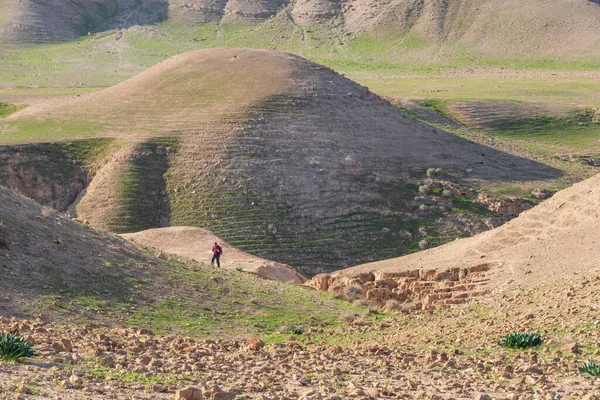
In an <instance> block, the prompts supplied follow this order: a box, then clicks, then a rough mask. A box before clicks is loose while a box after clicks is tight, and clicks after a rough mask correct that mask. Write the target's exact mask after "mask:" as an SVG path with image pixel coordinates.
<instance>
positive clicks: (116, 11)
mask: <svg viewBox="0 0 600 400" xmlns="http://www.w3.org/2000/svg"><path fill="white" fill-rule="evenodd" d="M273 18H282V19H288V20H289V21H290V22H291V23H292V24H293V25H294V26H295V27H296V28H294V29H298V30H299V31H302V30H306V29H309V28H311V27H318V28H319V29H324V30H327V31H330V32H331V34H332V35H333V36H336V37H338V36H340V37H345V35H349V36H352V35H362V34H364V35H367V36H372V37H374V38H376V41H377V40H378V39H377V38H379V39H381V40H383V42H384V43H386V44H387V45H388V46H391V47H392V48H393V47H394V46H395V45H394V40H392V41H390V40H389V38H390V36H391V37H396V38H400V37H403V36H409V37H412V38H416V39H418V40H420V41H422V42H423V45H444V44H453V45H455V44H457V45H460V46H462V47H464V48H465V49H470V50H472V51H477V52H480V53H482V54H485V55H487V56H490V57H501V58H504V57H526V58H532V57H546V58H548V57H559V58H567V59H577V60H580V59H588V58H598V56H599V55H600V45H599V43H600V32H599V31H598V29H597V27H598V25H599V23H600V5H599V4H597V3H596V2H592V1H589V0H541V1H538V0H505V1H492V0H457V1H446V0H425V1H423V0H386V1H368V0H347V1H344V0H310V1H309V0H293V1H292V0H255V1H252V0H185V1H184V0H90V1H86V2H81V3H73V2H70V1H65V0H52V1H19V0H5V1H3V2H2V4H1V5H0V32H1V33H0V39H1V40H4V41H11V42H16V43H46V42H57V41H64V40H73V39H75V38H77V37H80V36H83V35H87V34H88V32H101V31H104V30H110V29H123V28H128V27H131V26H134V25H143V24H153V23H157V22H160V21H167V20H168V21H170V22H171V23H173V24H176V25H185V26H194V25H199V24H203V23H207V22H217V23H220V24H223V25H227V26H247V25H261V24H265V23H268V22H269V21H270V20H271V19H273Z"/></svg>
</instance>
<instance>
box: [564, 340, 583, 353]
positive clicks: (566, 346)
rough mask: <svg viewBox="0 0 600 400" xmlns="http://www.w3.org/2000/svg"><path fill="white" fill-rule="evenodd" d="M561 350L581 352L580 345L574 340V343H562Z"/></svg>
mask: <svg viewBox="0 0 600 400" xmlns="http://www.w3.org/2000/svg"><path fill="white" fill-rule="evenodd" d="M561 350H562V351H563V352H565V353H571V354H578V353H579V346H578V345H577V343H575V342H573V343H566V344H563V345H562V347H561Z"/></svg>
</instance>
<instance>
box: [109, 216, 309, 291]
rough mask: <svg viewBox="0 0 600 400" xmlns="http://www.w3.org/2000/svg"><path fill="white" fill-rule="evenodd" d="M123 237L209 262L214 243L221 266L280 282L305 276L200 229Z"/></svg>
mask: <svg viewBox="0 0 600 400" xmlns="http://www.w3.org/2000/svg"><path fill="white" fill-rule="evenodd" d="M121 236H122V237H124V238H125V239H128V240H130V241H132V242H134V243H135V244H137V245H141V246H149V247H154V248H155V249H158V250H161V251H165V252H167V253H172V254H176V255H178V256H182V257H186V258H190V259H192V260H195V261H198V262H202V263H208V261H209V260H211V258H212V255H213V253H212V246H213V245H214V243H215V242H217V243H219V246H221V247H222V248H223V257H222V258H221V268H226V269H238V270H239V269H242V270H243V271H245V272H250V273H254V274H256V275H258V276H260V277H261V278H266V279H272V280H275V281H279V282H288V283H295V284H302V283H304V282H305V281H306V278H305V277H304V276H302V275H301V274H299V273H298V272H297V271H296V270H294V269H293V268H292V267H290V266H289V265H285V264H279V263H276V262H272V261H269V260H265V259H262V258H259V257H256V256H253V255H252V254H248V253H246V252H243V251H241V250H238V249H236V248H235V247H234V246H231V245H230V244H228V243H226V242H224V241H223V240H222V239H221V238H219V237H217V236H215V235H213V234H212V233H211V232H209V231H207V230H206V229H202V228H193V227H183V226H178V227H173V228H160V229H150V230H147V231H142V232H137V233H128V234H122V235H121Z"/></svg>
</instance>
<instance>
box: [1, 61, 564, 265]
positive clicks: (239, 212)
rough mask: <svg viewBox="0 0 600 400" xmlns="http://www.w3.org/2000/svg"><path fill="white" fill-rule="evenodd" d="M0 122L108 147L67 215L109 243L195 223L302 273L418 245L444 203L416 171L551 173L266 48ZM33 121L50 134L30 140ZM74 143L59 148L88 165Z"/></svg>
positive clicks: (160, 72)
mask: <svg viewBox="0 0 600 400" xmlns="http://www.w3.org/2000/svg"><path fill="white" fill-rule="evenodd" d="M8 120H10V121H9V123H10V124H13V125H12V128H11V129H12V130H11V131H8V132H6V133H5V135H4V139H5V140H9V139H10V138H11V137H14V138H21V139H20V140H27V141H31V140H37V141H40V140H48V138H49V137H48V135H54V136H52V138H53V139H60V140H63V141H66V140H73V139H81V138H83V137H84V136H85V135H88V136H90V135H91V136H94V137H95V139H93V140H95V141H96V143H97V142H98V140H99V138H100V137H104V138H109V139H110V140H108V139H107V140H104V141H103V142H102V145H101V146H102V149H101V150H99V148H98V146H95V147H94V151H93V153H94V154H95V155H94V157H95V158H94V159H93V160H92V161H89V160H88V163H91V164H92V166H93V167H92V168H88V170H89V171H90V174H91V183H89V185H87V187H86V189H85V193H81V195H80V196H79V197H78V199H77V200H76V201H75V203H74V204H72V206H71V207H70V208H71V209H72V210H74V211H75V213H76V215H77V216H78V217H79V218H80V219H86V220H88V221H89V222H90V223H92V224H93V225H95V226H99V227H102V228H105V229H109V230H112V231H116V232H120V233H121V232H136V231H141V230H145V229H151V228H157V227H167V226H193V227H202V228H206V229H209V230H210V231H212V232H213V233H215V235H218V236H219V237H221V238H223V239H224V240H226V241H228V242H229V243H231V244H232V245H234V246H236V247H238V248H240V249H241V250H244V251H247V252H250V253H252V254H255V255H259V256H262V257H264V258H269V259H272V260H275V261H278V262H281V263H285V264H289V265H291V266H292V267H294V268H298V269H300V271H301V272H303V273H307V274H312V273H315V272H318V271H323V270H331V269H335V268H339V267H341V266H349V265H354V264H358V263H360V262H365V261H369V260H377V259H384V258H390V257H392V256H397V255H400V254H404V253H405V252H406V251H408V249H410V248H412V247H414V246H415V243H416V242H418V240H419V238H420V237H421V233H420V232H421V230H420V228H422V224H424V223H425V222H423V221H430V222H431V221H434V220H436V219H437V218H438V217H439V216H440V214H439V212H438V211H440V210H443V209H445V208H440V207H442V205H439V206H438V205H432V204H424V205H423V204H421V203H419V201H421V200H419V199H420V198H419V199H417V200H415V197H418V196H419V192H418V191H419V187H418V183H419V181H421V180H423V179H424V176H425V172H426V170H428V169H439V170H441V174H442V175H443V176H445V177H446V178H448V179H452V180H454V181H455V182H457V183H462V184H469V183H473V182H477V181H481V180H495V181H507V182H508V181H514V180H530V179H544V178H547V177H551V176H555V175H556V173H557V171H555V170H553V169H551V168H549V167H547V166H545V165H542V164H539V163H536V162H532V161H530V160H525V159H522V158H519V157H515V156H512V155H509V154H506V153H502V152H500V151H497V150H494V149H491V148H487V147H484V146H481V145H478V144H475V143H472V142H468V141H466V140H463V139H460V138H458V137H457V136H455V135H452V134H449V133H447V132H444V131H441V130H439V129H435V128H432V127H431V126H429V125H427V124H424V123H421V122H419V121H416V120H414V119H412V118H411V117H409V116H407V115H406V114H403V113H402V112H400V111H398V110H397V109H396V108H394V107H393V106H392V105H390V104H389V103H388V102H387V101H386V100H384V99H382V98H380V97H378V96H376V95H374V94H373V93H371V92H370V91H369V90H368V89H367V88H366V87H363V86H360V85H358V84H356V83H354V82H352V81H350V80H349V79H347V78H345V77H344V76H342V75H339V74H337V73H335V72H334V71H332V70H330V69H329V68H326V67H323V66H320V65H318V64H315V63H313V62H310V61H308V60H305V59H303V58H300V57H297V56H293V55H290V54H286V53H280V52H275V51H261V50H240V49H218V50H206V51H196V52H191V53H186V54H182V55H180V56H176V57H173V58H171V59H169V60H167V61H165V62H163V63H161V64H159V65H157V66H155V67H153V68H151V69H149V70H148V71H146V72H144V73H142V74H140V75H138V76H136V77H134V78H132V79H130V80H128V81H125V82H123V83H121V84H119V85H117V86H114V87H111V88H109V89H106V90H102V91H99V92H96V93H93V94H90V95H86V96H81V97H74V98H71V99H68V100H64V101H58V102H52V103H46V104H40V105H37V106H32V107H30V108H28V109H26V110H24V111H21V112H20V113H17V114H14V115H13V116H11V117H9V118H8ZM36 124H37V125H40V126H42V127H50V128H52V129H50V130H46V131H45V132H46V137H44V138H43V139H40V138H39V136H37V137H36V136H34V135H30V136H28V133H27V132H28V130H27V129H29V130H31V129H32V128H31V127H32V126H36ZM19 129H21V130H19ZM40 129H41V128H40ZM49 131H51V132H53V133H48V132H49ZM33 132H37V130H35V129H34V130H33ZM11 135H12V136H11ZM30 146H31V147H35V146H39V145H30ZM77 149H78V148H77V147H75V148H69V149H67V150H65V151H67V152H68V153H69V152H70V153H69V154H71V155H70V156H69V157H72V154H75V155H79V156H80V158H85V157H88V159H89V158H90V157H91V156H90V152H89V151H88V152H87V153H86V152H85V151H83V150H81V149H80V150H77ZM61 151H62V150H61ZM23 153H26V149H24V148H23V147H21V148H20V150H19V154H20V156H19V157H20V158H19V157H17V158H15V157H16V156H11V155H10V154H12V153H10V152H7V154H8V155H7V156H6V160H5V162H7V163H9V164H10V163H12V164H11V165H13V166H12V169H11V171H16V172H15V174H18V173H19V171H22V169H20V168H19V165H21V164H23V163H25V161H26V160H29V161H31V160H30V159H27V157H25V158H24V157H23ZM63 153H64V151H63ZM82 154H83V155H82ZM11 157H12V158H11ZM63 157H64V155H63ZM19 163H21V164H19ZM27 165H28V167H31V163H29V164H27ZM45 165H49V164H47V163H46V164H44V165H42V166H41V167H40V168H38V172H39V171H40V170H42V171H43V169H44V168H45ZM439 170H438V171H439ZM69 171H72V168H71V169H70V170H69ZM69 173H71V172H69ZM9 178H10V176H9V177H8V178H5V179H7V180H9ZM13 178H14V177H13ZM12 181H13V182H14V181H18V180H16V179H12ZM28 182H34V183H35V184H38V186H39V182H38V181H36V180H32V179H30V180H29V181H28ZM65 186H68V185H66V184H65ZM21 189H22V190H21V191H20V192H23V193H25V192H27V191H26V190H24V189H23V188H21ZM434 198H436V199H437V201H445V200H442V197H441V195H438V196H437V197H435V196H434ZM425 201H428V200H425ZM460 201H462V200H457V202H460ZM446 203H447V204H446ZM457 204H459V203H454V205H453V203H452V201H445V203H444V205H443V207H449V208H452V207H459V206H457ZM460 204H461V205H460V207H459V208H460V209H459V208H457V209H456V210H457V212H460V214H461V215H463V214H464V206H468V204H467V203H464V201H463V202H462V203H460ZM461 207H462V208H461ZM436 210H437V211H436ZM461 210H462V211H461ZM461 218H462V217H461ZM477 218H479V220H478V221H477V222H476V223H478V224H483V222H484V221H481V216H480V215H479V216H478V217H477ZM462 220H463V221H464V218H463V219H462ZM482 226H483V225H482ZM480 229H481V228H480Z"/></svg>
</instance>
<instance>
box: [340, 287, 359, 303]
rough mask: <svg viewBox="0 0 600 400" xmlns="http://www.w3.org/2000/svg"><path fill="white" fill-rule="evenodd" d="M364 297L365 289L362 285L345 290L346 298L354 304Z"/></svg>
mask: <svg viewBox="0 0 600 400" xmlns="http://www.w3.org/2000/svg"><path fill="white" fill-rule="evenodd" d="M362 295H363V288H362V286H360V285H348V286H346V287H345V288H344V298H345V299H346V300H347V301H349V302H351V303H352V302H353V301H356V300H358V299H360V298H361V297H362Z"/></svg>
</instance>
